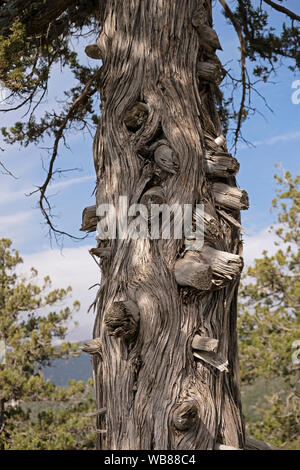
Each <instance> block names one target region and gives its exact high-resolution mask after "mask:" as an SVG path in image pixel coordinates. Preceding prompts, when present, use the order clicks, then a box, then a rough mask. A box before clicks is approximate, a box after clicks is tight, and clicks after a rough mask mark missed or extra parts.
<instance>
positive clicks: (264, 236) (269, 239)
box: [243, 228, 278, 266]
mask: <svg viewBox="0 0 300 470" xmlns="http://www.w3.org/2000/svg"><path fill="white" fill-rule="evenodd" d="M276 240H278V238H277V237H276V235H275V234H274V232H271V233H270V232H269V228H264V229H262V230H260V231H259V232H258V233H256V234H254V235H244V255H243V256H244V261H245V264H246V265H248V266H249V265H250V264H252V263H253V262H254V260H255V259H256V258H259V257H260V256H261V254H262V252H263V251H264V250H267V251H268V254H269V255H273V254H274V253H275V252H276V251H277V250H278V246H276V245H275V244H274V242H275V241H276Z"/></svg>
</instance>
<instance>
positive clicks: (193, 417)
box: [173, 400, 198, 431]
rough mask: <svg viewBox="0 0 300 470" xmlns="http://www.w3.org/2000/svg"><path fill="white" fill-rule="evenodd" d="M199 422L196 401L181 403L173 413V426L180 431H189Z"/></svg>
mask: <svg viewBox="0 0 300 470" xmlns="http://www.w3.org/2000/svg"><path fill="white" fill-rule="evenodd" d="M197 421H198V406H197V402H196V401H194V400H188V401H185V402H183V403H181V404H180V405H179V406H178V407H177V408H176V410H175V411H174V413H173V424H174V426H175V428H176V429H178V431H188V430H189V429H191V428H192V427H193V426H195V424H196V422H197Z"/></svg>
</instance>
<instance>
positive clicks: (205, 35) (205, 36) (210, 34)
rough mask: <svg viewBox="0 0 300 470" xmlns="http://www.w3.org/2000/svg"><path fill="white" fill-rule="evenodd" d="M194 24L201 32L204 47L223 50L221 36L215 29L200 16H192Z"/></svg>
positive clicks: (200, 37)
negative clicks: (200, 18)
mask: <svg viewBox="0 0 300 470" xmlns="http://www.w3.org/2000/svg"><path fill="white" fill-rule="evenodd" d="M192 24H193V26H194V28H195V29H196V30H197V32H198V34H199V39H200V42H201V45H202V46H203V47H206V48H208V49H209V50H210V49H212V50H216V49H219V50H222V47H221V44H220V41H219V37H218V35H217V33H216V31H215V30H214V29H212V28H211V27H210V26H208V25H206V24H204V23H203V22H202V21H201V20H200V21H199V18H198V17H193V18H192Z"/></svg>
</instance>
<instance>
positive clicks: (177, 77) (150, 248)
mask: <svg viewBox="0 0 300 470" xmlns="http://www.w3.org/2000/svg"><path fill="white" fill-rule="evenodd" d="M218 3H219V4H220V5H221V6H222V9H223V11H224V13H225V16H226V18H227V19H228V21H229V23H230V24H231V25H232V26H233V28H234V30H235V31H236V33H237V37H238V40H239V43H240V61H239V65H240V76H238V77H232V74H228V79H229V87H231V89H230V93H229V98H227V99H226V97H225V100H224V102H223V104H222V93H221V92H220V89H219V85H220V83H221V81H222V79H223V78H224V76H225V74H226V71H224V69H223V67H222V65H221V63H220V61H219V59H218V57H217V55H216V51H217V50H218V49H220V48H221V44H220V42H219V39H218V35H217V32H216V31H215V30H214V29H213V10H214V8H216V5H217V3H216V2H212V1H211V0H180V1H179V0H174V1H172V2H171V1H169V0H37V1H35V2H31V1H29V0H26V1H24V0H4V2H2V6H1V8H0V34H1V36H0V79H1V80H2V81H3V82H4V84H5V85H6V86H7V87H8V89H9V90H10V92H11V93H12V96H11V98H12V99H13V100H14V103H13V104H12V106H11V109H18V107H21V106H22V105H23V106H29V108H30V110H29V113H28V115H27V116H28V119H27V121H25V122H18V123H16V124H15V126H13V127H12V128H10V129H7V128H5V127H3V129H2V135H3V137H4V140H5V142H6V143H7V144H13V143H16V142H18V143H20V144H21V145H23V146H27V145H29V144H32V143H34V144H37V143H39V142H40V141H41V140H42V139H43V138H45V137H46V136H48V137H49V136H50V137H52V138H53V147H52V149H51V151H50V156H49V166H48V173H47V177H46V180H45V181H44V183H43V184H41V186H40V187H39V188H38V189H37V193H38V194H39V205H40V209H41V211H42V214H43V216H44V218H45V220H46V222H47V224H48V226H49V229H50V231H51V233H52V234H55V235H56V236H60V235H61V236H63V235H66V233H65V231H64V229H63V228H58V227H56V226H55V225H54V224H53V218H52V217H51V215H52V213H51V205H50V202H49V200H48V198H47V188H48V186H49V185H50V184H51V181H53V179H54V178H55V176H56V175H57V174H58V173H59V170H58V169H57V167H56V159H57V156H58V155H59V152H60V150H61V147H60V146H61V143H62V142H64V140H65V138H66V136H67V134H68V132H70V130H74V129H80V130H81V131H82V132H83V131H84V130H86V129H88V128H89V127H90V126H91V125H92V124H94V125H97V130H96V137H95V140H94V149H93V153H94V162H95V172H96V179H97V185H96V206H98V207H99V206H100V205H101V204H103V203H104V204H107V203H110V204H113V205H114V207H115V208H116V209H117V211H119V212H121V210H122V208H121V207H119V196H127V199H128V201H130V204H134V203H139V202H142V203H145V204H147V203H148V204H150V203H151V202H153V201H154V202H159V203H162V202H164V203H167V204H168V205H170V206H171V205H172V204H175V203H176V204H180V205H183V204H191V205H192V206H193V207H195V205H196V204H204V206H205V214H204V223H205V245H204V248H203V249H201V251H197V250H194V251H190V252H189V253H185V251H184V247H185V241H184V240H183V239H182V240H177V239H176V240H173V239H171V240H150V239H147V240H141V239H138V240H131V239H125V240H122V239H120V238H117V239H115V240H112V241H111V240H106V241H103V240H99V244H98V246H97V247H95V248H94V249H93V250H92V254H93V256H94V257H95V258H97V259H98V262H99V265H100V266H101V271H102V280H101V286H100V289H99V292H98V295H97V299H96V303H95V306H96V307H97V319H96V323H95V327H94V341H92V342H90V343H89V344H88V345H87V349H89V350H90V351H92V352H93V353H94V354H93V363H94V372H95V385H96V395H97V406H98V408H99V409H103V408H105V409H106V414H105V415H104V414H101V415H99V416H98V417H97V427H98V444H97V445H98V447H99V448H101V449H107V448H108V449H121V450H122V449H219V448H223V446H233V447H234V448H240V449H244V448H245V447H247V443H246V440H245V433H244V422H243V417H242V412H241V403H240V391H239V372H238V351H237V331H236V321H237V289H238V284H239V277H240V272H241V269H242V264H243V262H242V257H241V255H242V244H241V239H240V227H241V226H240V210H241V209H247V208H248V197H247V193H246V192H245V191H243V190H240V189H238V188H237V185H236V180H235V175H236V174H237V172H238V168H239V165H238V162H237V160H236V159H234V158H233V157H232V156H231V155H230V153H229V151H228V147H227V145H226V139H225V137H224V134H226V133H227V131H229V130H230V128H231V124H232V123H234V124H235V130H234V132H233V141H234V142H235V143H236V142H237V140H238V139H239V138H240V137H241V127H242V123H243V122H244V120H245V119H246V118H247V117H248V116H249V115H250V114H251V112H252V111H253V109H252V107H251V104H249V101H248V100H247V98H248V96H249V93H250V92H251V90H252V89H253V84H252V82H251V79H252V81H255V80H256V79H258V80H261V81H265V82H267V81H268V80H269V78H270V76H271V75H272V73H273V71H274V70H275V68H276V64H277V63H278V60H279V59H287V62H285V64H286V65H288V66H289V67H290V68H292V69H293V70H295V69H297V67H299V48H298V45H299V29H298V25H299V24H298V22H299V19H300V17H299V15H297V14H296V13H294V12H293V11H291V10H289V9H288V8H286V7H284V6H283V5H281V3H282V2H279V3H277V2H273V1H270V0H264V1H255V0H253V1H250V0H235V1H234V2H230V5H229V3H226V1H225V0H219V2H218ZM270 6H271V7H272V8H273V9H274V11H277V12H278V14H283V15H284V18H285V19H287V21H288V24H285V23H283V27H282V31H280V32H278V33H277V32H275V30H274V28H273V27H272V24H270V21H269V17H268V13H267V10H266V8H269V7H270ZM231 7H232V9H231ZM87 33H90V35H91V36H93V37H94V39H93V42H94V44H90V45H89V46H88V47H87V48H86V52H87V54H88V55H89V57H91V58H94V59H99V60H100V59H101V60H102V67H101V68H100V67H95V68H89V67H86V66H83V65H81V64H80V62H79V59H78V55H77V54H76V53H75V52H74V51H72V48H71V45H72V41H73V39H74V38H75V37H77V38H78V37H82V36H84V35H86V34H87ZM55 64H60V65H62V66H63V67H66V68H67V69H68V70H71V72H72V73H73V74H74V77H75V79H76V80H77V84H76V85H75V86H73V87H72V88H71V89H68V90H65V103H64V104H63V106H62V107H61V108H59V107H58V108H57V109H54V110H50V109H49V110H47V112H46V114H45V116H44V117H43V118H42V119H40V120H39V121H38V120H36V119H35V116H34V112H35V110H36V107H37V106H38V104H39V103H40V102H41V101H42V100H43V98H44V97H45V94H46V93H47V86H48V79H49V76H50V71H51V70H53V66H54V65H55ZM249 68H251V69H252V70H251V71H249ZM230 80H231V82H230ZM237 88H238V89H239V90H241V93H240V94H239V98H240V100H239V106H238V107H236V101H235V100H232V98H231V94H232V93H231V92H232V90H234V89H237ZM99 91H100V97H101V118H100V116H99V113H98V112H97V108H96V107H95V104H97V103H98V102H97V99H96V97H97V93H98V92H99ZM224 105H225V106H224ZM5 110H6V112H7V111H8V108H7V107H6V108H5ZM221 119H222V123H221ZM228 135H229V134H228ZM229 137H230V136H229ZM3 169H5V167H4V168H3ZM6 171H7V172H9V168H8V169H7V170H6ZM96 223H97V217H96V207H92V208H87V209H86V211H84V217H83V229H85V230H87V231H89V232H90V231H93V230H95V228H96ZM253 445H254V444H253V443H252V446H253ZM256 445H257V448H260V445H259V444H256Z"/></svg>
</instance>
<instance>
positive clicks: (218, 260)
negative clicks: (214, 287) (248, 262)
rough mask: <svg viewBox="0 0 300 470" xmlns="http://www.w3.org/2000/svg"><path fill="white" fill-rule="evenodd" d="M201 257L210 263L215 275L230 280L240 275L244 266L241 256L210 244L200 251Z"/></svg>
mask: <svg viewBox="0 0 300 470" xmlns="http://www.w3.org/2000/svg"><path fill="white" fill-rule="evenodd" d="M199 259H200V260H202V261H203V262H204V263H207V264H210V266H211V269H212V272H213V274H214V275H215V276H218V277H220V278H223V279H228V280H230V281H231V280H233V279H234V278H236V277H237V276H239V275H240V273H241V271H242V269H243V266H244V263H243V258H242V257H241V256H239V255H235V254H233V253H228V252H227V251H220V250H215V249H214V248H212V247H210V246H208V245H205V246H204V247H203V249H202V250H201V252H200V253H199Z"/></svg>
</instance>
